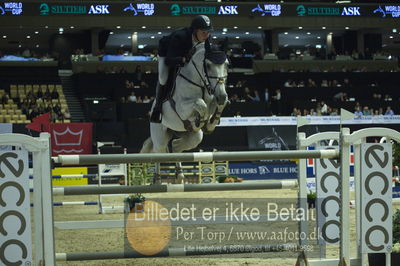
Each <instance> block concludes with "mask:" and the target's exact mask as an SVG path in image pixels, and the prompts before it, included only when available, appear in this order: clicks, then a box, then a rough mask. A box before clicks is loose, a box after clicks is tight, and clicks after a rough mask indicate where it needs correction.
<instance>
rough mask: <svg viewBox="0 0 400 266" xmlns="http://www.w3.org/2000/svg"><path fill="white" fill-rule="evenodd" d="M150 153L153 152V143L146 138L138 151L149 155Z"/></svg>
mask: <svg viewBox="0 0 400 266" xmlns="http://www.w3.org/2000/svg"><path fill="white" fill-rule="evenodd" d="M152 151H153V141H152V140H151V138H147V139H146V140H145V141H144V142H143V146H142V149H141V150H140V153H150V152H152Z"/></svg>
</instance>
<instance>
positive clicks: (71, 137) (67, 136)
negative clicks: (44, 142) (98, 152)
mask: <svg viewBox="0 0 400 266" xmlns="http://www.w3.org/2000/svg"><path fill="white" fill-rule="evenodd" d="M49 131H50V134H51V148H52V155H53V156H57V155H59V154H91V153H92V135H93V124H92V123H65V124H50V129H49Z"/></svg>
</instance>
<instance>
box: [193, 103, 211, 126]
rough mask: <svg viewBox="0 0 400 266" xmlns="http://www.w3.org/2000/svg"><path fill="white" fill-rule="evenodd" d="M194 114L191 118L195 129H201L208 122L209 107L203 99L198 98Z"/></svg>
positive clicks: (194, 106)
mask: <svg viewBox="0 0 400 266" xmlns="http://www.w3.org/2000/svg"><path fill="white" fill-rule="evenodd" d="M193 109H194V112H193V114H194V115H193V116H192V117H191V118H190V119H189V121H190V122H191V124H192V128H193V131H198V130H200V129H201V128H202V127H203V126H204V124H205V123H206V122H207V118H208V107H207V104H206V103H205V102H204V100H203V99H197V100H196V101H195V103H194V105H193Z"/></svg>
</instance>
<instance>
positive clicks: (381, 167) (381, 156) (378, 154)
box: [362, 144, 392, 252]
mask: <svg viewBox="0 0 400 266" xmlns="http://www.w3.org/2000/svg"><path fill="white" fill-rule="evenodd" d="M384 145H390V144H383V145H382V144H379V145H378V144H374V145H369V146H366V151H365V154H364V156H363V159H364V162H363V166H366V167H365V168H366V169H365V170H364V172H363V174H362V178H363V181H362V186H363V188H362V192H363V196H362V197H363V199H365V200H364V201H363V209H362V216H363V218H364V219H366V222H365V225H363V226H362V228H363V230H364V232H365V237H364V241H365V243H366V245H367V247H368V248H369V249H371V250H373V251H380V252H386V251H389V250H388V249H391V242H392V240H391V239H390V235H391V230H390V231H388V227H387V226H385V224H386V223H390V222H391V211H390V210H391V208H392V205H391V202H390V201H389V202H388V201H387V199H388V195H389V198H391V186H390V184H391V181H392V178H391V177H390V173H391V165H392V163H391V161H390V156H389V153H388V151H387V150H388V149H385V146H384ZM390 154H391V153H390ZM389 181H390V182H389ZM377 184H379V186H378V187H377ZM376 188H379V189H378V190H377V189H376ZM373 206H375V210H376V208H379V210H382V212H383V213H382V214H381V212H376V211H374V208H373ZM376 231H379V232H380V233H376ZM374 235H375V236H376V235H382V236H383V239H379V241H378V240H376V239H375V240H374Z"/></svg>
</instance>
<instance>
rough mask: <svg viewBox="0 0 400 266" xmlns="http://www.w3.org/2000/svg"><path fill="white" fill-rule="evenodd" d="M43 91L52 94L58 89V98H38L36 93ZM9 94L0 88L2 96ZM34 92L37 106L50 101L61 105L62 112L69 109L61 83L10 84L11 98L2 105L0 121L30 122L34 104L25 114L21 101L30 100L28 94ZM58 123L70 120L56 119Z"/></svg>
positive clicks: (0, 106) (53, 104) (0, 95)
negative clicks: (29, 116)
mask: <svg viewBox="0 0 400 266" xmlns="http://www.w3.org/2000/svg"><path fill="white" fill-rule="evenodd" d="M39 90H41V91H42V93H43V94H44V93H45V92H46V91H47V90H48V91H49V92H50V94H51V93H52V92H53V91H56V92H57V94H58V98H57V99H51V98H48V99H45V97H41V98H37V97H36V95H37V93H38V92H39ZM4 94H7V92H6V91H4V90H0V97H2V96H3V95H4ZM30 94H33V95H34V96H35V98H37V99H35V100H36V106H43V105H44V103H50V102H51V104H52V106H55V105H57V104H58V105H59V106H60V108H61V112H62V113H64V112H65V110H67V109H68V104H67V101H66V99H65V95H64V93H63V89H62V85H61V84H10V86H9V94H8V95H9V99H8V101H7V103H6V104H2V105H0V123H30V122H31V120H29V118H28V117H27V115H29V114H30V113H31V111H32V106H30V108H29V109H28V111H27V112H26V114H23V110H22V108H21V103H22V102H24V101H26V100H29V97H28V95H30ZM55 122H56V123H61V122H64V123H69V122H70V120H68V119H66V120H56V121H55Z"/></svg>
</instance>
